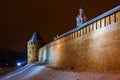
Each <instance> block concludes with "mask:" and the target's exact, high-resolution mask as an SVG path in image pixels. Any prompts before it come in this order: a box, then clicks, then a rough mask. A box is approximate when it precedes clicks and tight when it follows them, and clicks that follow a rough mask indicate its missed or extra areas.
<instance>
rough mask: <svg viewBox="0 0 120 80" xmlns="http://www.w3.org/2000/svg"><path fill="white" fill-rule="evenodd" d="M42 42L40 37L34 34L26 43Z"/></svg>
mask: <svg viewBox="0 0 120 80" xmlns="http://www.w3.org/2000/svg"><path fill="white" fill-rule="evenodd" d="M37 41H43V39H42V37H41V36H40V35H39V34H38V32H34V33H33V35H32V37H31V39H30V40H29V41H28V42H37Z"/></svg>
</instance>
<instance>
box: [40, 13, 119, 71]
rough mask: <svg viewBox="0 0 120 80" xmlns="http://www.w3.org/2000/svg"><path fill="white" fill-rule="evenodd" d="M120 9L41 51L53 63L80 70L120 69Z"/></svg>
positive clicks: (48, 61)
mask: <svg viewBox="0 0 120 80" xmlns="http://www.w3.org/2000/svg"><path fill="white" fill-rule="evenodd" d="M119 33H120V11H118V12H116V13H114V14H111V15H109V16H106V17H104V18H102V19H100V20H97V21H95V22H93V23H91V24H89V25H87V26H85V27H84V28H82V29H80V30H78V31H76V32H74V33H71V34H69V35H67V36H65V37H62V38H60V39H57V40H55V41H53V42H51V43H49V44H47V45H45V46H44V47H42V48H41V49H40V50H39V61H42V60H41V59H42V58H41V57H42V56H43V54H46V59H47V60H46V61H47V63H48V64H50V65H52V66H58V67H64V68H73V69H75V70H80V71H92V72H120V34H119Z"/></svg>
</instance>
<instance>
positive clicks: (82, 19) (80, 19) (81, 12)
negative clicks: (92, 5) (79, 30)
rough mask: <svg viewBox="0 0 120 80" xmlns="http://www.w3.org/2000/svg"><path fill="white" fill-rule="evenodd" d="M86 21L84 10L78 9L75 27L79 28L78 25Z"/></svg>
mask: <svg viewBox="0 0 120 80" xmlns="http://www.w3.org/2000/svg"><path fill="white" fill-rule="evenodd" d="M86 21H87V17H86V16H85V14H84V9H83V8H80V9H79V15H78V16H77V17H76V25H77V27H79V26H80V25H82V24H83V23H85V22H86Z"/></svg>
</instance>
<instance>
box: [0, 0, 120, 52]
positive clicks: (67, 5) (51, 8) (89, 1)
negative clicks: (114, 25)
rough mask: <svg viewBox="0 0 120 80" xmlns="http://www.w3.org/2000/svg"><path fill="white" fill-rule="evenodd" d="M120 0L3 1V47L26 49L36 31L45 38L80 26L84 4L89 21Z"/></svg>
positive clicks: (0, 19)
mask: <svg viewBox="0 0 120 80" xmlns="http://www.w3.org/2000/svg"><path fill="white" fill-rule="evenodd" d="M119 4H120V0H0V48H8V49H12V50H24V49H25V48H26V42H27V41H28V40H29V39H30V37H31V35H32V34H33V32H34V31H38V32H39V34H40V35H41V36H42V37H43V39H44V40H45V41H49V40H51V39H53V37H54V36H55V35H57V34H58V35H60V34H62V33H64V32H66V31H69V30H70V29H72V28H74V27H75V26H76V21H75V18H76V16H77V15H78V11H79V8H80V6H82V7H84V9H85V14H86V16H87V17H88V20H90V19H92V18H94V17H96V16H98V15H100V14H102V13H104V12H106V11H108V10H110V9H112V8H114V7H116V6H118V5H119Z"/></svg>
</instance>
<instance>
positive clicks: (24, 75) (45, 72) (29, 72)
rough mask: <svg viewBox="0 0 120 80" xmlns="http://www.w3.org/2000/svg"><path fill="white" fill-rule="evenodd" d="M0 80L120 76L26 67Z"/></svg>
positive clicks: (118, 79) (112, 79) (109, 79)
mask: <svg viewBox="0 0 120 80" xmlns="http://www.w3.org/2000/svg"><path fill="white" fill-rule="evenodd" d="M0 80H120V74H113V73H91V72H72V71H68V70H67V71H66V70H63V69H56V68H53V67H47V66H39V65H35V64H32V65H30V64H29V65H26V66H25V67H23V68H21V69H18V70H17V71H15V72H12V73H10V74H8V75H6V76H3V77H2V78H0Z"/></svg>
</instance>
